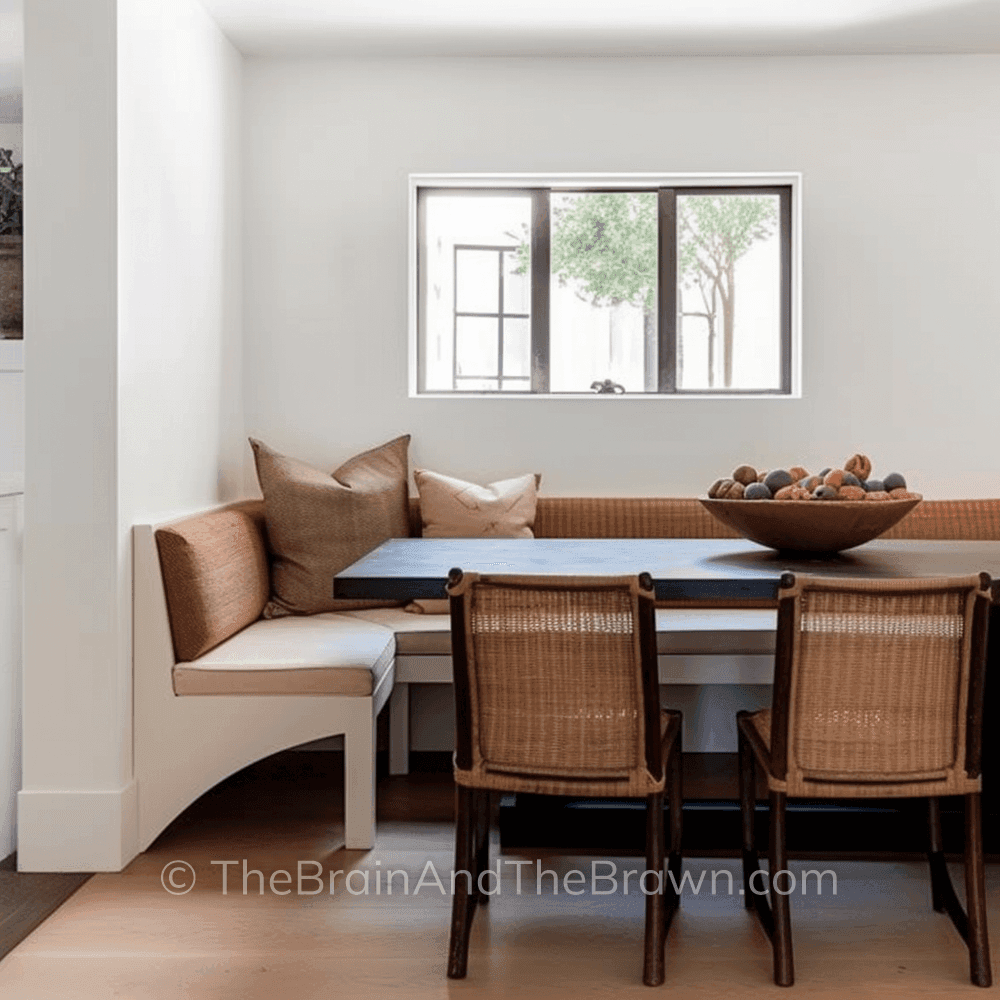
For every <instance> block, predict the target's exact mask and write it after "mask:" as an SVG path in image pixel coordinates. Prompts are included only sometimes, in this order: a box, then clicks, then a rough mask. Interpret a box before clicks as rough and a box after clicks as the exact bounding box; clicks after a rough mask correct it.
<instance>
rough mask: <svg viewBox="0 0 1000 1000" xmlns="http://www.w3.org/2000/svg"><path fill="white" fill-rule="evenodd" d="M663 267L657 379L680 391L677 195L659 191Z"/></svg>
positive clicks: (658, 299)
mask: <svg viewBox="0 0 1000 1000" xmlns="http://www.w3.org/2000/svg"><path fill="white" fill-rule="evenodd" d="M657 203H658V211H657V218H658V225H659V230H658V234H659V243H660V245H659V268H658V271H657V289H656V303H657V312H658V314H659V315H658V317H657V335H658V338H659V351H658V355H659V358H658V367H659V374H658V378H657V384H658V391H659V392H676V391H677V192H676V191H674V190H673V189H672V188H660V189H659V191H658V192H657Z"/></svg>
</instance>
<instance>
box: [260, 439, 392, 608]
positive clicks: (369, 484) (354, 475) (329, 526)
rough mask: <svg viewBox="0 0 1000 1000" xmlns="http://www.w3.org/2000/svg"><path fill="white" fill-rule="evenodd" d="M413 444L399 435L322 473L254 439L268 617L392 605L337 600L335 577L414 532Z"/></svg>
mask: <svg viewBox="0 0 1000 1000" xmlns="http://www.w3.org/2000/svg"><path fill="white" fill-rule="evenodd" d="M409 443H410V436H409V435H408V434H407V435H405V436H403V437H398V438H396V439H395V440H393V441H389V442H388V443H387V444H384V445H381V446H380V447H378V448H372V449H371V451H366V452H363V453H362V454H360V455H355V456H354V458H351V459H349V460H348V461H346V462H345V463H344V464H343V465H341V466H340V468H338V469H337V470H336V471H334V472H324V471H322V470H321V469H316V468H313V466H311V465H307V464H306V463H305V462H300V461H299V460H298V459H295V458H288V457H287V456H285V455H281V454H279V453H278V452H276V451H274V450H272V449H271V448H268V446H267V445H266V444H263V443H262V442H261V441H255V440H254V439H253V438H251V439H250V444H251V445H252V446H253V455H254V460H255V461H256V463H257V479H258V480H259V481H260V488H261V492H262V493H263V494H264V517H265V520H266V521H267V540H268V547H269V549H270V550H271V600H270V601H269V602H268V604H267V607H266V608H265V609H264V617H265V618H278V617H280V616H282V615H288V614H299V615H308V614H316V613H317V612H320V611H344V610H348V609H349V608H358V607H373V606H379V605H380V606H382V607H384V606H385V605H386V604H387V603H392V602H386V601H345V600H334V597H333V577H334V574H335V573H339V572H340V570H342V569H344V568H345V567H347V566H350V564H351V563H353V562H356V561H357V560H358V559H360V558H361V557H362V556H363V555H365V554H366V553H368V552H371V550H372V549H374V548H375V547H376V546H378V545H381V544H382V542H384V541H385V540H386V539H387V538H405V537H406V536H407V535H409V533H410V518H409V490H408V487H407V471H408V470H407V466H408V458H407V453H408V446H409ZM396 603H398V602H396Z"/></svg>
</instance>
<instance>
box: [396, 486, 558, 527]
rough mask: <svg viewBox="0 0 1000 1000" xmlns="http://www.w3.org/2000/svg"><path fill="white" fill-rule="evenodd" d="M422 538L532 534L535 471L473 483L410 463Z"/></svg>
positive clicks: (535, 489) (535, 487)
mask: <svg viewBox="0 0 1000 1000" xmlns="http://www.w3.org/2000/svg"><path fill="white" fill-rule="evenodd" d="M413 478H414V479H415V480H416V483H417V491H418V492H419V493H420V517H421V519H422V520H423V525H424V538H534V537H535V536H534V532H533V531H532V530H531V529H532V527H533V526H534V523H535V502H536V499H537V489H538V483H539V482H540V481H541V477H540V476H534V475H531V474H530V473H529V474H527V475H524V476H517V477H515V478H514V479H502V480H500V482H497V483H490V484H489V485H488V486H477V485H476V484H475V483H466V482H464V481H463V480H461V479H452V478H451V476H442V475H440V474H439V473H437V472H426V471H424V470H423V469H416V470H414V473H413Z"/></svg>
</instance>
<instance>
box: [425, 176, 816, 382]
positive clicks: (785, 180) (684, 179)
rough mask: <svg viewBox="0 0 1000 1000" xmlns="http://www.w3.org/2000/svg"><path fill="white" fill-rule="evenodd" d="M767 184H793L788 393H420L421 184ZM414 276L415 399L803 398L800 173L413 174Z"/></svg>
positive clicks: (625, 186) (616, 186)
mask: <svg viewBox="0 0 1000 1000" xmlns="http://www.w3.org/2000/svg"><path fill="white" fill-rule="evenodd" d="M722 186H733V187H740V186H746V187H766V186H787V187H790V188H791V227H790V228H791V232H790V238H791V247H790V275H789V281H790V285H791V287H790V289H789V293H790V298H791V315H790V327H791V329H790V334H791V344H790V356H789V376H790V388H789V391H788V392H777V393H776V392H773V391H770V392H764V391H761V392H753V391H741V392H726V391H724V390H723V391H721V392H714V391H704V392H630V393H625V394H619V393H596V392H591V393H586V392H581V393H564V392H559V393H552V392H510V391H507V392H503V393H487V392H421V391H419V354H418V352H419V335H420V330H419V327H420V322H419V320H420V317H419V314H418V309H419V303H418V290H419V289H418V274H417V249H418V248H417V240H418V220H417V200H418V191H419V190H420V188H531V187H547V188H551V189H552V190H566V191H576V190H579V189H580V188H581V187H594V188H610V189H615V190H621V191H630V190H645V191H648V190H649V189H650V188H661V187H678V188H680V187H689V188H690V187H705V188H712V187H722ZM408 260H409V274H408V290H407V294H408V299H407V301H408V382H409V396H410V398H411V399H492V400H495V399H498V398H502V399H505V400H522V399H545V400H554V399H568V400H576V399H598V400H629V401H635V400H655V401H666V400H701V401H706V400H718V399H770V400H781V399H800V398H801V397H802V174H801V173H799V172H794V171H779V172H768V173H691V174H681V173H612V174H602V173H564V174H537V173H535V174H532V173H524V174H522V173H518V174H507V173H502V174H488V173H481V174H467V173H460V174H452V173H432V174H410V175H409V251H408Z"/></svg>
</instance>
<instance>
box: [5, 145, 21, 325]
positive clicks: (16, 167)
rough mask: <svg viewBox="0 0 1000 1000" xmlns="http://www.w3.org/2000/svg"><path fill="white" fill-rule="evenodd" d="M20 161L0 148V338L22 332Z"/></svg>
mask: <svg viewBox="0 0 1000 1000" xmlns="http://www.w3.org/2000/svg"><path fill="white" fill-rule="evenodd" d="M23 190H24V180H23V165H22V164H20V163H18V164H15V163H14V159H13V153H12V152H11V150H9V149H0V338H3V339H5V340H20V339H21V337H22V336H23V335H24V334H23V325H24V320H23V300H24V262H23V253H22V244H23V241H24V221H23V204H24V200H23V197H22V194H23Z"/></svg>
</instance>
